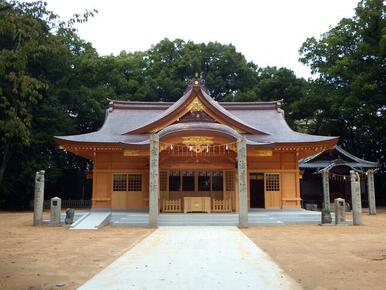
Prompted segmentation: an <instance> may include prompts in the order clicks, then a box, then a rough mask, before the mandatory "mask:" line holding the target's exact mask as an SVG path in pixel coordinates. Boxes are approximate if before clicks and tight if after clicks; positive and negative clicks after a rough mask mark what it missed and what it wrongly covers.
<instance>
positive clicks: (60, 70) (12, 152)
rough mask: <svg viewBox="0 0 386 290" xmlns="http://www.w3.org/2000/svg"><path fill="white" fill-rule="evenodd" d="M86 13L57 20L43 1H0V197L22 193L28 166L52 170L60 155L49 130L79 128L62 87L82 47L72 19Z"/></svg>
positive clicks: (80, 18) (28, 184)
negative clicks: (64, 19)
mask: <svg viewBox="0 0 386 290" xmlns="http://www.w3.org/2000/svg"><path fill="white" fill-rule="evenodd" d="M92 13H93V12H87V11H86V13H85V14H84V15H76V16H75V17H74V18H73V19H71V20H70V21H69V22H63V21H60V20H59V19H58V17H57V16H56V15H55V14H53V13H52V12H50V11H48V10H47V9H46V3H44V2H40V1H38V2H30V3H20V2H17V1H12V2H2V3H1V4H0V100H1V102H0V161H1V163H0V186H1V188H0V193H1V194H2V196H3V197H4V196H5V198H7V197H8V198H9V197H11V198H24V199H27V198H28V197H27V196H28V195H26V191H28V192H29V193H30V192H31V190H30V188H32V183H33V176H34V172H35V171H36V170H37V169H40V168H47V169H48V172H49V173H50V170H51V171H52V172H54V171H55V168H56V167H57V166H56V163H57V162H58V161H59V160H60V159H63V158H62V157H61V156H63V153H61V152H58V150H57V148H56V147H55V146H54V144H53V143H52V136H53V135H58V134H66V133H69V132H73V133H77V132H79V131H80V130H79V131H77V126H76V124H77V123H78V122H77V120H74V119H76V116H77V114H76V113H75V114H72V112H71V108H72V107H76V108H78V109H79V108H80V106H76V105H73V104H72V103H69V102H68V101H69V100H68V99H66V98H65V92H66V91H67V90H66V88H68V87H69V86H68V85H69V79H70V76H71V68H73V63H74V62H75V60H76V57H79V55H82V56H83V55H84V53H83V51H85V50H86V49H85V48H86V47H87V45H86V44H85V43H84V42H82V41H80V40H79V39H78V38H77V36H76V33H75V30H74V29H73V28H72V24H73V23H75V22H83V21H84V20H85V19H87V17H89V16H91V15H92ZM75 47H77V48H79V51H75V50H74V48H75ZM98 105H100V106H102V104H98ZM88 108H89V109H90V110H91V109H92V108H93V106H89V107H88ZM78 115H79V114H78ZM94 119H95V118H94ZM100 119H101V118H100V116H98V122H101V121H100ZM91 120H93V118H91ZM80 126H83V123H82V125H80ZM92 128H95V126H93V127H92ZM85 130H89V128H86V129H85ZM70 158H71V157H70ZM75 164H79V162H75ZM6 170H8V171H9V174H7V175H6V177H7V178H6V179H5V180H4V177H5V172H6ZM48 180H49V181H51V182H53V181H54V180H55V178H53V175H51V176H49V178H48ZM0 199H1V198H0Z"/></svg>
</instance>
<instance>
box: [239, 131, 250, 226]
mask: <svg viewBox="0 0 386 290" xmlns="http://www.w3.org/2000/svg"><path fill="white" fill-rule="evenodd" d="M237 173H238V190H239V227H240V228H246V227H248V205H247V197H248V194H247V144H246V141H245V137H243V138H242V139H239V140H238V141H237Z"/></svg>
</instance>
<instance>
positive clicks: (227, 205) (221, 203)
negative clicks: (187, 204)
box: [212, 199, 232, 212]
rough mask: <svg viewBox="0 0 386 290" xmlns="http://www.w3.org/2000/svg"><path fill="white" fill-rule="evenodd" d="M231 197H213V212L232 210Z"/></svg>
mask: <svg viewBox="0 0 386 290" xmlns="http://www.w3.org/2000/svg"><path fill="white" fill-rule="evenodd" d="M231 211H232V206H231V200H230V199H212V212H231Z"/></svg>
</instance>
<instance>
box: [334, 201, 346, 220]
mask: <svg viewBox="0 0 386 290" xmlns="http://www.w3.org/2000/svg"><path fill="white" fill-rule="evenodd" d="M334 210H335V224H336V225H340V224H345V223H346V201H345V200H344V199H343V198H335V199H334Z"/></svg>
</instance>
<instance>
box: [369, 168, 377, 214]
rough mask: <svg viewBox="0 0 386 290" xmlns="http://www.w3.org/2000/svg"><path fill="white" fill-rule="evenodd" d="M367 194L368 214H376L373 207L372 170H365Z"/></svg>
mask: <svg viewBox="0 0 386 290" xmlns="http://www.w3.org/2000/svg"><path fill="white" fill-rule="evenodd" d="M367 194H368V198H369V214H377V208H376V206H375V187H374V170H373V169H369V170H367Z"/></svg>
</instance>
